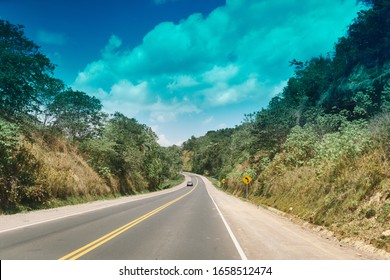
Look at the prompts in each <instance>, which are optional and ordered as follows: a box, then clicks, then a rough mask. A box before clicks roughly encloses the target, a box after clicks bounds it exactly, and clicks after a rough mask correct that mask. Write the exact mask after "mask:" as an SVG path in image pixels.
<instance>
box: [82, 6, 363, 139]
mask: <svg viewBox="0 0 390 280" xmlns="http://www.w3.org/2000/svg"><path fill="white" fill-rule="evenodd" d="M154 2H155V3H156V4H163V3H165V2H167V0H155V1H154ZM359 10H360V7H359V6H357V4H356V0H329V1H317V0H307V1H304V3H303V2H302V1H298V0H262V1H260V0H258V1H254V0H227V1H226V5H224V6H222V7H219V8H217V9H215V10H214V11H212V12H211V13H210V14H209V15H208V16H203V15H202V14H193V15H191V16H189V17H188V18H186V19H184V20H182V21H181V22H179V23H177V24H175V23H173V22H163V23H161V24H159V25H157V26H155V28H154V29H153V30H151V31H150V32H148V33H147V34H146V35H145V36H144V38H143V41H142V43H141V44H140V45H138V46H136V47H134V48H131V49H130V48H127V47H126V46H123V42H122V40H121V39H120V38H119V37H117V36H115V35H113V36H112V37H111V38H109V41H108V43H107V45H106V46H105V47H104V48H103V49H102V52H101V58H100V59H98V60H96V61H93V62H91V63H89V64H88V65H87V66H86V67H85V68H84V69H83V70H82V71H81V72H80V73H79V74H78V76H77V79H76V80H75V83H74V87H75V88H78V89H81V90H85V91H87V92H88V93H93V94H96V95H99V96H100V98H101V99H102V100H103V104H104V105H105V107H107V108H108V109H107V110H127V111H132V112H133V113H134V114H141V113H142V114H147V117H146V118H147V119H148V120H149V121H151V122H152V123H153V122H159V123H167V122H172V121H175V120H178V119H180V116H183V115H186V114H198V113H200V112H207V111H209V110H213V109H216V108H225V107H226V108H228V107H229V106H230V107H232V106H240V107H242V108H244V109H243V110H245V109H247V108H248V107H250V106H253V104H258V109H260V105H261V106H263V105H264V104H266V103H267V102H268V101H269V99H270V98H272V97H273V96H275V95H276V94H277V93H278V92H280V91H281V90H282V89H283V87H284V86H285V84H286V80H287V79H288V78H289V77H290V76H291V74H292V72H293V69H292V68H291V67H289V61H291V60H292V59H294V58H295V59H297V60H301V61H306V60H309V59H310V58H311V57H313V56H318V55H320V54H326V53H328V52H329V51H332V49H333V45H334V43H335V42H336V41H337V39H338V38H339V37H340V36H342V35H344V32H345V31H346V27H347V26H348V24H350V23H351V21H352V19H353V18H354V17H356V13H357V11H359ZM243 104H246V105H245V106H243ZM251 108H252V107H251ZM244 113H248V112H247V111H244V112H243V114H244ZM165 135H166V134H165Z"/></svg>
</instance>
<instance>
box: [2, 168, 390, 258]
mask: <svg viewBox="0 0 390 280" xmlns="http://www.w3.org/2000/svg"><path fill="white" fill-rule="evenodd" d="M185 176H186V180H188V179H190V178H192V180H193V182H194V186H193V187H187V186H186V184H185V183H183V184H181V185H179V186H177V187H174V188H172V189H169V190H164V191H161V192H156V193H150V194H145V195H137V196H130V197H124V198H120V199H116V200H109V201H97V202H93V203H90V204H83V205H74V206H67V207H61V208H58V209H48V210H43V211H35V212H30V213H25V214H23V213H22V214H16V215H8V216H0V259H3V260H7V259H8V260H12V259H27V260H32V259H44V260H47V259H89V260H94V259H103V260H115V259H121V260H123V259H134V260H136V259H139V260H156V259H165V260H212V259H216V260H228V259H255V260H259V259H265V260H308V259H317V260H318V259H320V260H324V259H328V260H339V259H344V260H353V259H390V254H388V253H384V254H382V253H380V254H379V253H378V252H375V253H368V252H367V251H366V250H365V251H363V250H357V249H356V248H353V247H351V246H349V245H347V244H342V243H340V242H338V241H336V240H334V239H333V238H332V237H331V236H327V237H325V238H324V237H323V236H321V235H320V234H319V233H318V232H316V231H313V230H311V229H310V228H307V227H304V226H302V225H299V224H295V223H294V222H292V221H291V220H290V219H289V218H288V216H283V215H280V213H279V214H278V213H275V211H269V210H268V209H265V208H263V207H258V206H255V205H253V204H251V203H248V202H246V201H243V200H241V199H239V198H236V197H234V196H231V195H228V194H226V193H224V192H222V191H220V190H217V189H216V188H215V187H213V186H212V184H211V183H210V181H208V180H207V179H206V178H204V177H202V176H198V175H195V174H189V173H187V174H185Z"/></svg>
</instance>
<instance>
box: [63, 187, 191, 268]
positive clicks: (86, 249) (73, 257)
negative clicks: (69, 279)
mask: <svg viewBox="0 0 390 280" xmlns="http://www.w3.org/2000/svg"><path fill="white" fill-rule="evenodd" d="M197 186H198V182H196V185H195V187H194V188H193V189H192V190H191V191H189V192H188V193H186V194H184V195H182V196H180V197H178V198H176V199H174V200H172V201H170V202H168V203H166V204H164V205H162V206H160V207H158V208H156V209H154V210H153V211H151V212H149V213H147V214H145V215H143V216H142V217H139V218H137V219H135V220H133V221H131V222H130V223H128V224H126V225H124V226H121V227H120V228H117V229H116V230H114V231H112V232H110V233H108V234H106V235H104V236H102V237H100V238H99V239H96V240H95V241H93V242H91V243H88V244H87V245H85V246H83V247H81V248H79V249H77V250H75V251H73V252H71V253H69V254H67V255H66V256H63V257H62V258H60V259H59V260H77V259H78V258H80V257H82V256H84V255H85V254H87V253H88V252H91V251H92V250H94V249H96V248H97V247H99V246H101V245H103V244H104V243H107V242H108V241H110V240H111V239H113V238H115V237H117V236H118V235H120V234H122V233H124V232H125V231H127V230H129V229H131V228H132V227H134V226H136V225H138V224H139V223H141V222H143V221H145V220H146V219H148V218H150V217H152V216H153V215H155V214H157V213H158V212H160V211H161V210H163V209H165V208H167V207H168V206H171V205H172V204H174V203H176V202H178V201H179V200H181V199H182V198H184V197H186V196H187V195H189V194H190V193H192V192H193V191H194V190H195V188H196V187H197Z"/></svg>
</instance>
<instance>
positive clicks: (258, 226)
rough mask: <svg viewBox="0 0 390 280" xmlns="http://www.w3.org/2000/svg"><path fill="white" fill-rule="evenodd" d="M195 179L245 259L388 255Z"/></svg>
mask: <svg viewBox="0 0 390 280" xmlns="http://www.w3.org/2000/svg"><path fill="white" fill-rule="evenodd" d="M184 175H185V181H184V182H183V183H182V184H180V185H178V186H176V187H173V188H170V189H167V190H163V191H159V192H154V193H148V194H142V195H136V196H128V197H122V198H119V199H112V200H101V201H95V202H91V203H86V204H80V205H71V206H65V207H60V208H53V209H46V210H38V211H32V212H28V213H19V214H14V215H0V233H2V232H6V231H11V230H13V229H17V228H23V227H26V226H30V225H35V224H40V223H45V222H48V221H52V220H58V219H62V218H66V217H69V216H73V215H79V214H82V213H86V212H91V211H96V210H99V209H103V208H106V207H111V206H114V205H119V204H123V203H127V202H131V201H138V200H142V199H145V198H148V197H153V196H158V195H161V194H164V193H169V192H173V191H176V190H178V189H180V188H183V187H186V181H187V180H189V179H190V177H189V174H184ZM201 177H202V179H203V181H204V182H205V185H206V188H207V190H208V192H209V194H210V196H212V197H213V199H214V201H215V202H216V204H217V205H218V208H219V209H220V210H221V212H222V215H223V216H224V218H225V219H226V221H227V223H228V224H229V226H230V228H231V230H232V231H233V233H234V235H235V237H236V239H237V240H238V242H239V244H240V246H241V247H242V249H243V251H244V252H245V254H246V256H247V258H248V259H253V260H259V259H268V260H309V259H320V260H359V259H360V260H371V259H390V254H389V253H386V252H374V251H371V252H370V251H369V250H366V249H367V248H366V247H367V246H366V247H365V246H360V248H355V247H352V246H351V245H349V244H344V243H341V242H339V241H337V240H335V239H334V238H333V237H332V236H331V234H329V233H326V232H325V231H324V232H322V231H319V230H314V229H313V228H311V227H310V225H307V223H306V224H303V223H296V222H294V221H293V219H292V218H289V217H288V216H287V215H285V214H284V213H281V212H279V211H277V210H274V209H266V208H263V207H258V206H256V205H253V204H251V203H249V202H247V201H243V200H241V199H239V198H236V197H234V196H232V195H229V194H226V193H225V192H223V191H220V190H218V189H217V188H215V187H214V186H213V185H212V183H211V182H210V181H209V180H208V179H207V178H205V177H203V176H201ZM368 247H369V246H368ZM363 249H364V250H363Z"/></svg>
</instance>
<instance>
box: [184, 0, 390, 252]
mask: <svg viewBox="0 0 390 280" xmlns="http://www.w3.org/2000/svg"><path fill="white" fill-rule="evenodd" d="M364 2H366V3H367V4H368V5H370V8H369V9H366V10H363V11H361V12H360V13H359V14H358V17H357V18H356V19H355V20H354V22H353V23H352V24H351V25H350V26H349V29H348V31H347V34H346V35H345V37H342V38H340V39H339V40H338V42H337V43H336V44H335V48H334V52H332V53H329V54H328V55H327V56H319V57H316V58H312V59H311V60H310V61H307V62H300V61H297V60H293V61H291V66H293V67H295V74H294V76H293V77H291V78H290V79H289V80H288V83H287V86H286V87H285V88H284V89H283V91H282V92H281V93H280V94H279V95H278V96H276V97H274V98H273V99H272V100H271V101H270V103H269V105H268V107H267V108H264V109H262V110H260V111H259V112H255V113H253V114H250V115H247V117H246V119H245V120H244V121H243V123H242V124H241V125H239V126H237V127H235V128H233V129H223V130H218V131H210V132H208V133H207V134H206V135H205V136H202V137H199V138H195V137H192V138H191V139H189V140H188V141H186V142H185V143H184V144H183V150H184V151H183V154H184V160H185V163H184V167H185V168H186V169H188V170H190V171H194V172H197V173H203V174H206V175H209V176H213V177H215V178H217V179H219V180H221V179H226V180H225V183H224V184H223V185H222V184H221V187H223V188H224V189H225V190H227V191H229V192H231V193H233V194H235V195H237V196H243V197H244V196H245V188H244V184H243V182H242V180H241V178H242V177H243V176H244V175H245V174H246V175H249V176H251V177H252V178H253V179H254V180H253V182H252V183H251V185H250V192H249V199H250V200H252V201H254V202H256V203H262V204H266V205H270V206H273V207H276V208H279V209H281V210H284V211H286V212H291V213H292V214H294V215H297V216H299V217H301V218H303V219H305V220H307V221H310V222H312V223H314V224H317V225H321V226H327V227H329V228H331V229H332V230H333V231H334V232H335V233H336V234H337V236H338V237H340V238H347V237H348V238H351V237H356V238H358V239H361V240H364V241H366V242H369V243H371V244H373V245H375V246H377V247H379V248H383V249H386V250H388V251H389V250H390V232H389V230H390V52H389V50H390V34H389V30H390V16H389V15H390V2H389V1H388V0H376V1H364Z"/></svg>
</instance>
